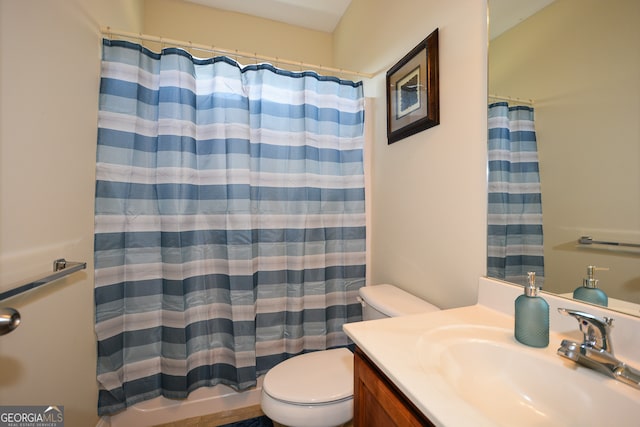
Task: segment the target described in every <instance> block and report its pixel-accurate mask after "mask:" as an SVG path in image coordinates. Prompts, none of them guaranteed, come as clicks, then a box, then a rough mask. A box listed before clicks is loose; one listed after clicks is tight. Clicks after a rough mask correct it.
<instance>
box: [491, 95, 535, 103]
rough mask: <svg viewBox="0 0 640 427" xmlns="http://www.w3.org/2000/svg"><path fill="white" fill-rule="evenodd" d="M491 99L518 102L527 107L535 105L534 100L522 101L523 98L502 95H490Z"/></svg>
mask: <svg viewBox="0 0 640 427" xmlns="http://www.w3.org/2000/svg"><path fill="white" fill-rule="evenodd" d="M489 98H490V99H498V100H500V101H513V102H517V103H520V104H527V105H533V104H534V101H533V99H522V98H515V97H512V96H502V95H489Z"/></svg>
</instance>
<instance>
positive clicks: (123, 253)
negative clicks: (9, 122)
mask: <svg viewBox="0 0 640 427" xmlns="http://www.w3.org/2000/svg"><path fill="white" fill-rule="evenodd" d="M363 120H364V99H363V94H362V83H361V82H358V83H355V82H350V81H344V80H340V79H338V78H335V77H324V76H319V75H317V74H316V73H313V72H300V73H294V72H289V71H284V70H281V69H277V68H275V67H273V66H271V65H268V64H255V65H250V66H246V67H241V66H240V65H239V64H238V63H236V62H235V61H233V60H231V59H229V58H226V57H216V58H209V59H197V58H194V57H192V56H191V55H190V54H189V53H187V52H185V51H183V50H180V49H176V48H167V49H164V50H163V51H162V52H161V53H154V52H151V51H150V50H147V49H146V48H144V47H142V46H140V45H138V44H134V43H130V42H125V41H110V40H104V42H103V61H102V74H101V86H100V110H99V123H98V149H97V169H96V173H97V178H96V201H95V209H96V214H95V256H94V258H95V304H96V325H95V330H96V334H97V340H98V366H97V378H98V382H99V389H100V390H99V403H98V413H99V414H101V415H102V414H112V413H115V412H116V411H119V410H121V409H124V408H125V407H127V406H129V405H131V404H134V403H136V402H139V401H142V400H146V399H150V398H153V397H156V396H160V395H162V396H165V397H169V398H184V397H186V396H187V395H188V394H189V392H191V391H193V390H194V389H196V388H198V387H201V386H212V385H216V384H220V383H222V384H227V385H230V386H232V387H234V388H236V389H237V390H244V389H247V388H248V387H251V386H253V385H255V384H256V378H257V376H259V375H260V374H262V373H264V372H266V371H267V370H268V369H269V368H271V367H272V366H274V365H275V364H276V363H278V362H280V361H282V360H284V359H286V358H288V357H290V356H291V355H295V354H298V353H302V352H307V351H313V350H320V349H326V348H331V347H339V346H345V345H348V344H349V342H348V339H347V337H346V335H345V334H344V332H343V331H342V325H343V324H344V323H346V322H351V321H357V320H359V319H361V308H360V304H359V303H358V302H357V299H356V298H357V291H358V289H359V288H360V287H361V286H363V285H364V277H365V213H364V177H363Z"/></svg>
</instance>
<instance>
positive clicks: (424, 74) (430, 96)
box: [387, 28, 440, 144]
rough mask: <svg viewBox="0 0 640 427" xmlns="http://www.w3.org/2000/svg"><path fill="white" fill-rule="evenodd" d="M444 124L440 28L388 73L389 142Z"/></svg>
mask: <svg viewBox="0 0 640 427" xmlns="http://www.w3.org/2000/svg"><path fill="white" fill-rule="evenodd" d="M438 124H440V96H439V80H438V29H437V28H436V29H435V30H434V31H433V32H432V33H431V34H429V35H428V36H427V38H425V39H424V40H423V41H422V42H421V43H420V44H418V45H417V46H416V47H414V48H413V49H412V50H411V52H409V53H408V54H406V55H405V56H404V57H403V58H402V59H401V60H400V61H398V63H397V64H396V65H394V66H393V67H392V68H391V69H390V70H389V71H387V143H388V144H393V143H394V142H396V141H399V140H401V139H403V138H406V137H408V136H410V135H413V134H415V133H418V132H421V131H423V130H425V129H428V128H430V127H433V126H436V125H438Z"/></svg>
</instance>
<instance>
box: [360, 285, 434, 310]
mask: <svg viewBox="0 0 640 427" xmlns="http://www.w3.org/2000/svg"><path fill="white" fill-rule="evenodd" d="M359 293H360V297H362V299H363V300H364V302H365V303H367V304H369V305H370V306H372V307H373V308H375V309H376V310H378V311H379V312H381V313H383V314H386V315H387V316H390V317H396V316H404V315H407V314H418V313H428V312H431V311H438V310H440V308H438V307H437V306H435V305H433V304H431V303H429V302H427V301H425V300H423V299H420V298H418V297H417V296H415V295H412V294H410V293H408V292H406V291H403V290H402V289H400V288H398V287H397V286H394V285H389V284H381V285H372V286H363V287H362V288H360V290H359Z"/></svg>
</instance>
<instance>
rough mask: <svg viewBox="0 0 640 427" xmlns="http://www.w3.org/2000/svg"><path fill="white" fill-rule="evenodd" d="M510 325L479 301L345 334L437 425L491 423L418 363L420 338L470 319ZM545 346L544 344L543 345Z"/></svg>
mask: <svg viewBox="0 0 640 427" xmlns="http://www.w3.org/2000/svg"><path fill="white" fill-rule="evenodd" d="M470 322H471V323H474V324H481V325H486V326H495V327H511V325H512V319H511V318H510V317H509V316H507V315H505V314H502V313H499V312H496V311H493V310H491V309H488V308H486V307H483V306H479V305H474V306H470V307H463V308H456V309H452V310H443V311H439V312H433V313H426V314H416V315H411V316H403V317H394V318H389V319H381V320H371V321H366V322H357V323H350V324H347V325H345V326H344V330H345V331H346V333H347V335H349V337H350V338H351V339H352V340H353V341H354V342H355V344H356V345H357V346H358V347H359V348H360V349H361V350H362V351H363V352H364V353H365V354H366V355H367V356H368V357H369V358H370V359H371V360H372V361H373V362H374V363H375V364H376V365H377V366H378V368H379V369H380V370H381V371H382V372H384V374H385V375H386V376H387V377H389V379H390V380H391V381H393V383H394V384H395V385H396V386H397V387H398V388H399V389H400V390H401V391H402V392H403V393H404V394H405V395H406V396H407V397H408V398H409V400H411V402H413V403H414V404H415V405H416V406H417V407H418V409H420V410H421V411H422V412H423V413H424V414H425V415H426V416H427V418H429V420H431V421H432V422H433V423H434V424H436V425H443V426H444V425H446V426H465V425H466V426H471V425H473V426H475V427H480V426H493V425H494V424H493V423H492V422H491V421H490V420H487V419H486V418H485V417H484V416H483V415H482V414H481V413H480V412H478V411H476V410H475V409H474V408H472V407H471V406H470V405H467V404H466V403H465V402H464V401H463V400H461V399H459V398H457V397H456V396H455V395H452V394H451V392H450V390H448V387H441V386H440V385H438V384H437V383H434V381H436V382H437V380H436V379H434V378H433V377H431V376H430V375H428V374H427V373H426V372H424V371H423V370H422V368H421V362H420V359H419V352H418V346H419V344H420V339H421V337H422V336H423V335H424V334H425V333H427V332H429V331H430V330H433V329H435V328H438V327H442V326H454V325H466V324H469V323H470ZM543 350H545V349H543Z"/></svg>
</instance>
